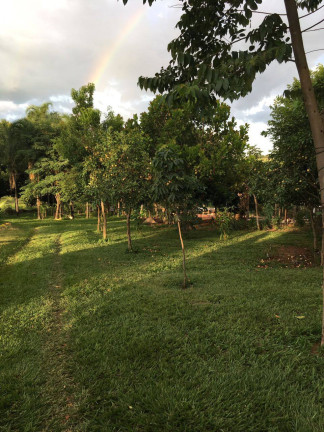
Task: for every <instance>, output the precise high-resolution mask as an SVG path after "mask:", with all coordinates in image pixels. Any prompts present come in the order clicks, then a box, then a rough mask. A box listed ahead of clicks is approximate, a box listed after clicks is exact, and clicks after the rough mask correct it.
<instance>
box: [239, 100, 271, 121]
mask: <svg viewBox="0 0 324 432" xmlns="http://www.w3.org/2000/svg"><path fill="white" fill-rule="evenodd" d="M275 97H276V96H269V97H264V98H262V99H261V100H260V102H259V103H258V104H257V105H254V106H252V107H251V108H249V109H246V110H243V114H244V115H246V116H247V117H248V116H251V115H254V114H258V113H260V112H263V111H265V110H266V109H268V108H269V106H270V105H271V104H272V103H273V100H274V98H275Z"/></svg>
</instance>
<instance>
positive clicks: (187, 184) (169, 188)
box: [152, 141, 203, 288]
mask: <svg viewBox="0 0 324 432" xmlns="http://www.w3.org/2000/svg"><path fill="white" fill-rule="evenodd" d="M189 153H190V151H188V148H181V147H180V146H179V145H177V144H176V143H174V142H172V141H171V142H170V143H169V145H165V146H163V147H162V148H161V149H159V150H158V151H157V153H156V155H155V157H154V159H153V163H152V165H153V185H152V191H153V196H154V199H155V200H156V202H158V203H159V204H161V205H163V207H165V208H167V209H168V210H169V212H170V213H171V214H173V215H174V216H175V217H176V222H177V226H178V232H179V238H180V243H181V249H182V268H183V288H187V286H188V282H189V280H188V277H187V272H186V252H185V246H184V243H183V238H182V230H181V222H182V219H183V218H185V217H186V214H187V213H188V212H190V211H192V209H193V208H194V207H196V206H197V201H198V199H199V198H198V197H199V194H201V192H202V189H203V188H202V185H201V184H200V183H199V181H198V179H197V177H196V176H195V174H194V170H193V167H192V166H191V164H190V155H189ZM188 156H189V157H188Z"/></svg>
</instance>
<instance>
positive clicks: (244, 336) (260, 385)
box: [0, 218, 324, 432]
mask: <svg viewBox="0 0 324 432" xmlns="http://www.w3.org/2000/svg"><path fill="white" fill-rule="evenodd" d="M11 222H12V226H11V231H3V232H6V242H3V243H0V254H2V255H0V256H5V257H6V258H5V260H4V261H3V262H4V263H6V264H5V265H4V264H3V266H2V267H1V270H0V288H1V296H2V299H3V301H2V302H1V308H2V319H1V331H2V332H1V335H2V336H1V343H2V350H1V357H0V361H1V367H0V369H1V371H2V372H1V373H2V375H1V390H2V391H1V394H2V396H1V405H0V406H1V417H0V430H1V431H42V430H49V431H51V432H52V431H53V432H55V431H68V430H71V431H78V432H79V431H141V432H143V431H145V432H155V431H161V432H162V431H163V432H174V431H179V432H183V431H190V432H205V431H211V432H218V431H226V432H236V431H242V432H243V431H244V432H246V431H253V432H261V431H278V432H281V431H289V432H290V431H300V432H304V431H305V432H307V431H318V432H322V431H323V430H324V420H323V419H324V408H323V406H324V405H323V397H324V390H323V389H324V378H323V376H324V375H323V371H324V369H323V368H324V358H323V355H322V354H321V355H313V354H312V347H313V345H314V344H315V343H317V342H318V340H319V338H320V330H321V270H320V268H318V267H311V268H306V269H292V268H283V267H280V266H274V267H271V268H267V269H260V268H258V267H257V265H258V263H259V262H260V259H261V258H264V257H265V255H266V253H267V251H268V250H269V248H270V247H273V246H275V245H282V244H289V245H304V246H306V247H307V246H309V245H310V244H311V238H310V236H309V234H308V233H307V232H306V231H302V232H295V231H276V232H244V231H243V232H234V233H232V234H231V235H230V236H229V238H228V239H227V240H220V239H219V233H217V232H215V231H196V232H194V231H191V232H188V233H186V234H185V239H184V240H185V244H186V248H187V265H188V274H189V277H190V279H191V282H192V285H191V287H190V288H189V289H187V290H183V289H181V282H182V274H181V271H182V270H181V260H182V255H181V249H180V244H179V239H178V235H177V231H176V229H175V228H173V227H171V228H165V227H162V228H159V227H155V228H152V227H142V229H141V230H139V231H136V229H135V227H134V229H133V242H134V249H135V250H136V253H128V252H127V239H126V226H125V225H126V224H125V221H124V220H123V219H118V218H110V220H109V221H108V238H109V241H108V242H107V243H106V242H103V241H101V239H100V234H98V233H97V232H96V221H95V219H90V220H84V219H78V218H77V219H76V220H74V221H53V220H46V221H41V222H40V223H39V224H37V225H35V221H32V220H28V219H22V220H19V221H18V222H17V221H16V220H12V221H11ZM0 223H1V222H0ZM18 233H19V235H17V234H18ZM1 236H2V231H0V238H2V237H1ZM58 242H59V243H58ZM58 245H59V248H58ZM4 251H6V252H4ZM301 316H302V317H304V318H301V319H300V318H298V317H301ZM51 353H52V354H51ZM55 371H56V372H55Z"/></svg>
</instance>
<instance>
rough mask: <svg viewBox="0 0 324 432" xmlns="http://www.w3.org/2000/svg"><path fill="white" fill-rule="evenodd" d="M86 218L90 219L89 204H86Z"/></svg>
mask: <svg viewBox="0 0 324 432" xmlns="http://www.w3.org/2000/svg"><path fill="white" fill-rule="evenodd" d="M85 217H86V219H89V203H88V202H86V208H85Z"/></svg>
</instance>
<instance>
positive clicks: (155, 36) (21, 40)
mask: <svg viewBox="0 0 324 432" xmlns="http://www.w3.org/2000/svg"><path fill="white" fill-rule="evenodd" d="M175 4H177V0H158V1H157V2H156V3H155V4H154V6H153V7H151V8H150V7H148V6H147V5H146V6H143V5H142V0H129V4H128V5H127V6H124V5H123V3H122V1H121V0H119V1H118V0H0V64H1V73H0V118H6V119H8V120H14V119H16V118H19V117H23V116H24V114H25V110H26V108H27V106H28V105H30V104H40V103H43V102H46V101H52V102H53V106H54V109H56V110H59V111H62V112H70V111H71V106H72V104H71V99H70V91H71V88H76V89H78V88H79V87H81V86H82V85H84V84H87V83H88V82H95V84H96V93H95V106H96V108H99V109H101V110H102V111H106V109H107V107H108V106H111V107H112V109H113V110H114V111H115V112H116V113H120V114H122V115H123V116H124V117H125V118H128V117H129V116H132V115H133V114H134V113H141V112H142V111H144V110H145V109H146V108H147V106H148V103H149V101H150V100H151V99H152V95H151V94H149V93H147V92H145V91H141V90H140V89H139V88H138V87H137V78H138V77H139V76H140V75H144V76H151V75H152V74H154V73H155V72H158V71H159V70H160V67H161V66H166V65H167V64H168V61H169V59H170V58H169V54H168V52H167V49H166V46H167V43H168V42H169V41H170V40H171V39H173V38H174V37H175V36H176V35H177V31H176V30H175V25H176V23H177V21H178V18H179V15H180V12H181V11H180V10H179V9H177V8H172V7H170V6H172V5H175ZM260 10H264V11H275V10H276V11H282V12H283V0H265V1H264V2H263V5H262V8H260ZM323 18H324V8H323V9H322V10H320V11H318V12H316V13H315V14H313V15H311V16H310V17H306V18H304V19H303V20H302V28H306V27H309V26H310V25H311V24H313V23H315V22H317V21H320V20H321V19H323ZM256 19H257V20H260V19H262V15H258V16H256ZM323 36H324V31H316V32H308V33H306V34H305V46H306V51H310V50H315V49H320V48H324V44H323V42H321V41H323V40H324V37H323ZM308 59H309V66H310V67H311V68H313V67H315V66H316V65H317V64H319V63H324V51H322V52H321V51H319V52H315V53H312V54H309V55H308ZM296 75H297V72H296V69H295V65H294V64H293V63H289V64H282V65H278V64H273V65H271V66H270V67H269V68H268V69H267V71H266V72H265V73H263V74H262V75H260V76H259V77H258V79H257V80H256V81H255V83H254V87H253V92H252V93H251V94H250V95H248V96H247V97H246V98H244V99H240V100H238V101H236V102H234V103H233V104H232V114H233V115H234V116H235V117H236V118H237V120H238V123H239V124H242V123H245V122H247V123H249V124H250V142H251V144H253V145H257V146H258V147H259V148H261V149H262V150H263V152H264V153H267V152H268V151H269V149H270V148H271V143H270V142H269V141H268V140H267V139H266V138H263V137H261V136H260V133H261V131H262V130H264V129H265V128H266V122H267V120H268V119H269V113H270V110H269V106H270V105H271V103H272V101H273V99H274V97H275V96H276V95H278V94H281V93H282V92H283V90H284V89H285V88H286V86H287V84H289V83H291V82H292V79H293V77H295V76H296Z"/></svg>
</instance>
